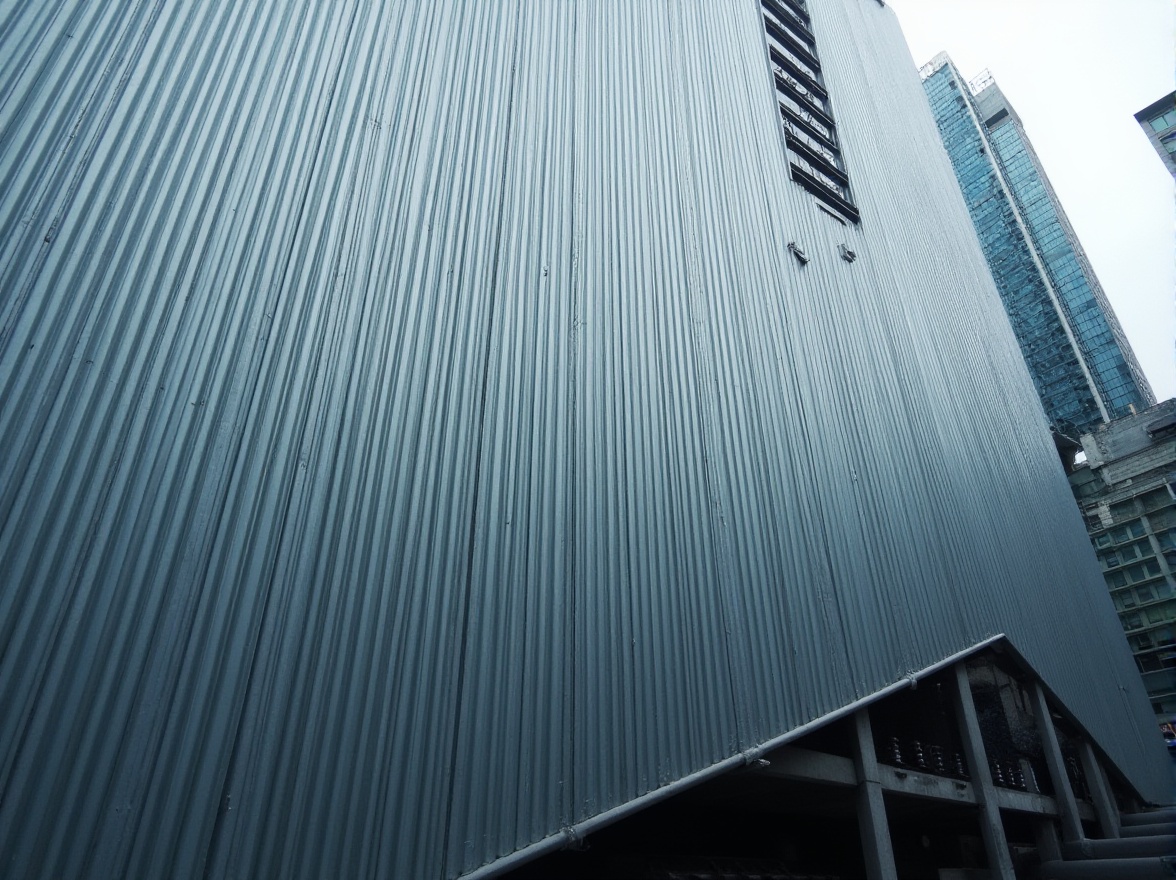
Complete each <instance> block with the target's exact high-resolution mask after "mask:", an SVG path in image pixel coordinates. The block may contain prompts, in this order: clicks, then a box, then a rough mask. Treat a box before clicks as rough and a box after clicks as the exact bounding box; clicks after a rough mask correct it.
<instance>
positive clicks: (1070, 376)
mask: <svg viewBox="0 0 1176 880" xmlns="http://www.w3.org/2000/svg"><path fill="white" fill-rule="evenodd" d="M922 75H923V86H924V88H925V90H926V92H927V97H928V99H929V100H930V103H931V109H932V112H933V113H934V115H935V120H936V123H937V125H938V128H939V133H940V136H941V137H942V139H943V143H944V146H945V147H946V148H947V152H948V155H949V156H950V157H951V161H952V166H953V168H954V169H955V173H956V177H957V178H958V180H959V185H960V188H961V189H962V190H963V193H964V199H965V201H966V202H967V205H968V210H969V212H970V214H971V217H972V221H973V223H974V224H975V227H976V232H977V234H978V235H979V238H980V243H981V245H982V246H983V248H984V254H985V256H986V257H987V259H988V264H989V267H990V268H991V270H992V275H993V278H994V279H995V280H996V285H997V288H998V289H999V290H1000V294H1001V299H1002V301H1003V303H1004V306H1005V310H1006V311H1007V312H1008V315H1009V320H1010V322H1011V323H1012V325H1013V331H1014V332H1015V333H1016V335H1017V341H1018V342H1019V344H1020V346H1021V351H1022V353H1023V354H1024V357H1025V361H1026V363H1027V364H1028V365H1029V372H1030V374H1031V375H1032V376H1033V381H1034V384H1035V385H1036V387H1037V391H1038V395H1039V396H1040V398H1041V404H1042V406H1043V407H1044V409H1045V413H1046V416H1047V418H1048V419H1049V421H1050V424H1051V425H1052V426H1053V428H1054V429H1055V431H1057V432H1058V433H1059V434H1060V435H1063V436H1064V437H1067V438H1069V439H1070V441H1071V445H1072V446H1073V445H1076V442H1077V438H1078V436H1079V435H1080V434H1082V433H1084V432H1086V431H1089V430H1093V429H1094V428H1096V427H1097V426H1098V425H1099V424H1102V423H1105V422H1107V421H1110V420H1111V419H1115V418H1118V417H1120V416H1123V415H1129V414H1131V413H1132V412H1136V411H1139V410H1143V409H1146V408H1147V407H1149V406H1151V405H1152V404H1154V403H1155V397H1154V395H1153V394H1152V391H1151V387H1150V386H1149V385H1148V382H1147V379H1146V378H1145V377H1144V375H1143V372H1142V370H1141V369H1140V367H1139V364H1138V363H1137V361H1136V359H1135V354H1134V352H1132V350H1131V347H1130V345H1129V344H1128V342H1127V340H1126V337H1125V336H1124V335H1123V331H1122V329H1121V328H1120V326H1119V322H1118V319H1117V318H1116V317H1115V313H1114V311H1113V310H1112V309H1111V306H1110V304H1109V303H1108V302H1107V299H1106V296H1105V294H1104V293H1103V290H1102V287H1101V285H1100V284H1099V282H1098V278H1097V277H1096V276H1095V274H1094V270H1093V269H1092V268H1091V266H1090V262H1089V261H1088V260H1087V258H1086V254H1085V252H1084V251H1083V249H1082V245H1081V243H1080V242H1079V241H1078V237H1077V236H1076V235H1075V233H1074V230H1073V228H1072V227H1071V226H1070V223H1069V221H1068V220H1067V218H1066V213H1065V211H1064V210H1062V206H1061V204H1060V203H1059V202H1058V199H1057V196H1056V195H1055V193H1054V191H1053V188H1052V187H1051V186H1050V183H1049V180H1048V178H1047V177H1046V175H1045V170H1044V169H1043V168H1042V167H1041V162H1040V161H1039V160H1038V158H1037V155H1036V154H1035V153H1034V151H1033V147H1032V145H1031V144H1030V142H1029V139H1028V137H1027V136H1026V134H1025V129H1024V127H1023V126H1022V125H1021V120H1020V118H1019V117H1018V116H1017V113H1016V111H1015V110H1014V109H1013V107H1012V106H1011V105H1010V104H1009V102H1008V100H1007V99H1006V98H1005V96H1004V95H1003V94H1002V93H1001V91H1000V88H999V87H998V86H997V84H996V83H995V82H993V81H992V78H991V77H990V76H987V75H982V76H981V77H980V78H978V79H977V80H976V81H975V82H973V83H968V82H966V81H965V80H964V79H963V77H961V76H960V73H959V71H958V70H957V69H956V68H955V65H953V64H952V62H951V59H950V58H948V57H947V56H946V55H940V56H938V57H936V58H935V59H934V60H933V61H931V62H930V63H929V64H927V65H925V66H924V67H923V69H922Z"/></svg>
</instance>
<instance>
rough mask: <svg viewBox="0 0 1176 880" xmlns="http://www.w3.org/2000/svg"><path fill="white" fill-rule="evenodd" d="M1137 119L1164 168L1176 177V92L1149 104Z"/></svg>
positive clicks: (1139, 113) (1136, 115)
mask: <svg viewBox="0 0 1176 880" xmlns="http://www.w3.org/2000/svg"><path fill="white" fill-rule="evenodd" d="M1135 119H1136V121H1137V122H1138V123H1139V125H1140V127H1141V128H1143V132H1144V134H1146V135H1147V139H1148V140H1149V141H1151V145H1152V146H1153V147H1155V148H1156V152H1157V153H1158V154H1159V156H1160V159H1161V160H1162V161H1163V163H1164V167H1165V168H1167V169H1168V171H1170V172H1171V173H1172V176H1173V177H1176V92H1173V93H1172V94H1170V95H1165V96H1164V97H1162V98H1160V99H1159V100H1158V101H1156V102H1155V103H1154V104H1149V105H1148V106H1147V107H1144V108H1143V109H1142V110H1140V111H1139V112H1138V113H1136V114H1135Z"/></svg>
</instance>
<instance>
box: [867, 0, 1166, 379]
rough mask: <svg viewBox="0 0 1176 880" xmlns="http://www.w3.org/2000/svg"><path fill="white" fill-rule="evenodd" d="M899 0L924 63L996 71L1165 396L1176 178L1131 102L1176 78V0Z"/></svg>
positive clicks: (1143, 101) (1144, 100) (1153, 96)
mask: <svg viewBox="0 0 1176 880" xmlns="http://www.w3.org/2000/svg"><path fill="white" fill-rule="evenodd" d="M887 3H888V5H890V7H891V8H893V9H894V11H895V12H896V13H897V15H898V18H899V21H900V22H901V23H902V27H903V31H904V33H905V34H906V38H907V43H908V44H909V45H910V48H911V54H912V55H913V56H914V59H915V63H916V64H919V65H921V64H923V63H925V62H927V61H929V60H930V59H931V58H932V56H934V55H935V54H936V53H937V52H941V51H946V52H947V53H948V54H949V55H951V57H952V60H953V61H954V62H955V63H956V66H957V67H958V68H959V69H960V72H961V73H962V74H963V75H964V76H965V77H966V78H968V79H971V78H972V77H973V76H975V75H976V74H977V73H979V72H980V71H981V70H983V69H984V68H988V69H989V70H991V71H992V74H993V76H994V77H995V78H996V81H997V83H999V85H1000V87H1001V90H1002V91H1003V92H1004V93H1005V95H1006V97H1008V99H1009V101H1010V102H1011V103H1012V105H1013V106H1014V107H1015V108H1016V109H1017V112H1018V114H1019V115H1020V116H1021V121H1022V122H1023V123H1024V125H1025V129H1026V131H1027V132H1028V135H1029V139H1030V140H1031V141H1032V142H1033V147H1034V149H1035V150H1036V151H1037V154H1038V156H1039V157H1040V159H1041V162H1042V164H1043V165H1044V166H1045V170H1046V173H1047V174H1048V175H1049V178H1050V181H1051V182H1052V183H1053V185H1054V189H1055V190H1056V191H1057V193H1058V198H1059V199H1060V200H1061V203H1062V205H1063V207H1064V208H1065V209H1066V214H1067V215H1068V216H1069V218H1070V222H1071V223H1072V224H1073V225H1074V228H1075V230H1076V231H1077V232H1078V237H1079V238H1080V239H1081V240H1082V244H1083V246H1084V247H1085V248H1086V253H1087V256H1089V258H1090V262H1091V264H1092V265H1093V266H1094V270H1095V272H1096V273H1097V274H1098V277H1099V280H1100V281H1101V282H1102V285H1103V289H1104V290H1105V291H1106V294H1107V297H1108V299H1110V301H1111V305H1112V306H1113V307H1114V309H1115V313H1116V314H1117V315H1118V316H1119V321H1120V323H1121V324H1122V325H1123V329H1124V331H1126V333H1127V338H1128V339H1129V340H1130V342H1131V345H1132V347H1133V348H1134V349H1135V354H1136V357H1138V358H1139V362H1140V364H1141V365H1142V366H1143V370H1144V372H1145V373H1146V374H1147V377H1148V379H1149V380H1150V381H1151V384H1152V388H1153V389H1154V390H1155V392H1156V397H1157V398H1158V399H1159V400H1165V399H1167V398H1169V397H1173V396H1176V357H1174V354H1173V338H1174V336H1176V303H1174V293H1176V255H1174V246H1176V190H1174V188H1173V181H1172V177H1171V175H1170V174H1169V173H1168V171H1167V170H1166V169H1165V168H1164V166H1163V164H1162V163H1161V162H1160V158H1159V156H1157V155H1156V153H1155V150H1154V149H1153V148H1152V146H1151V144H1150V143H1149V142H1148V140H1147V138H1146V137H1145V136H1144V134H1143V131H1142V130H1141V129H1140V128H1139V124H1138V123H1137V122H1136V121H1135V119H1134V115H1133V114H1134V113H1135V112H1136V111H1138V110H1141V109H1143V108H1144V107H1146V106H1147V105H1148V104H1150V103H1152V102H1153V101H1156V100H1158V99H1159V98H1161V97H1163V96H1164V95H1166V94H1168V93H1169V92H1171V91H1172V90H1173V88H1174V84H1173V79H1174V74H1173V66H1174V58H1173V39H1174V35H1176V16H1174V7H1173V2H1172V0H887Z"/></svg>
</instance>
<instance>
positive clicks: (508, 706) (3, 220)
mask: <svg viewBox="0 0 1176 880" xmlns="http://www.w3.org/2000/svg"><path fill="white" fill-rule="evenodd" d="M4 10H5V11H4V15H3V26H2V27H0V179H2V181H3V185H0V874H2V875H3V876H5V877H20V878H22V880H23V878H62V877H68V878H109V877H132V878H163V877H166V878H189V877H192V878H217V880H219V878H228V877H282V878H324V877H346V878H369V877H373V878H374V877H381V878H384V877H391V878H406V880H422V878H427V880H442V878H444V880H452V878H458V877H463V878H478V877H483V878H484V877H489V876H499V875H501V874H502V873H503V872H505V871H507V870H508V869H510V868H511V867H513V866H519V865H522V864H523V863H525V862H528V860H531V859H534V858H536V857H538V856H541V855H543V854H545V853H548V852H550V851H553V850H556V849H559V848H560V847H564V846H568V845H574V844H575V843H576V842H578V841H581V840H583V838H584V836H585V835H588V834H596V833H598V832H600V831H601V830H602V829H604V828H605V826H608V825H609V824H610V823H614V822H617V821H618V820H619V819H621V818H622V817H626V816H631V815H632V814H634V813H635V812H636V811H638V810H643V809H644V808H647V807H650V805H652V804H655V803H656V802H662V801H664V802H665V803H666V804H668V803H670V802H671V801H674V800H676V797H677V796H678V795H681V794H684V793H688V791H687V790H689V792H697V791H701V790H702V789H703V788H704V787H705V785H706V784H709V783H710V782H720V781H722V782H732V783H733V784H736V785H742V784H751V785H755V786H757V787H759V798H758V800H757V799H754V798H742V799H739V800H738V801H737V803H739V804H743V805H747V806H750V805H751V803H752V801H753V800H755V801H756V802H757V803H759V804H767V805H768V808H767V809H766V810H764V811H763V812H762V813H761V814H760V815H759V816H758V817H751V818H749V820H748V821H747V822H746V823H739V824H740V827H739V828H733V829H731V830H732V833H736V832H740V831H742V832H743V833H744V838H743V839H745V840H746V839H748V838H752V839H751V840H750V841H749V843H754V844H756V845H758V846H759V847H761V848H763V847H764V846H770V847H771V848H772V849H773V851H772V852H771V853H768V854H767V856H766V857H769V858H771V859H773V860H775V863H774V865H773V866H772V867H771V868H770V869H769V870H768V871H767V872H760V873H773V874H775V875H778V876H779V875H792V876H795V875H796V874H798V873H801V872H802V871H804V872H805V873H808V874H810V875H811V874H818V875H821V876H831V875H834V874H837V875H840V876H844V877H853V876H859V877H860V876H864V875H865V874H866V873H867V870H863V869H862V867H861V864H862V863H868V864H867V869H868V873H869V876H871V877H884V876H888V877H894V876H896V868H895V864H889V865H888V862H891V863H897V864H899V865H903V866H905V865H907V864H910V865H913V866H914V867H913V868H912V869H911V871H906V870H905V867H904V869H903V873H902V876H931V877H934V876H944V875H942V874H939V873H938V870H939V869H949V870H968V869H972V868H976V869H984V868H987V869H988V870H989V876H992V877H995V878H1000V880H1012V877H1013V866H1012V862H1011V859H1010V846H1016V847H1021V846H1032V845H1033V843H1034V835H1035V833H1036V831H1037V830H1041V829H1043V828H1052V827H1054V823H1055V822H1058V823H1060V825H1061V827H1062V831H1063V834H1064V836H1065V837H1066V838H1067V843H1069V844H1070V845H1071V850H1073V849H1074V848H1076V847H1082V846H1086V845H1087V843H1090V845H1093V844H1094V843H1102V842H1103V841H1093V842H1087V843H1083V841H1082V838H1083V837H1084V836H1091V837H1093V836H1096V835H1099V834H1104V835H1111V834H1113V833H1114V829H1115V818H1114V815H1113V807H1114V803H1113V802H1112V801H1111V800H1110V799H1109V798H1108V797H1107V789H1108V783H1109V788H1110V790H1111V791H1112V792H1113V793H1118V795H1119V796H1120V797H1121V798H1122V801H1121V804H1122V806H1123V807H1125V808H1127V807H1130V806H1131V804H1132V803H1134V802H1137V801H1139V800H1140V799H1143V800H1149V801H1158V800H1160V799H1162V798H1164V797H1165V796H1166V794H1167V786H1166V785H1165V783H1164V779H1165V775H1164V774H1165V773H1166V771H1167V767H1166V756H1165V755H1164V752H1163V747H1162V745H1161V744H1160V742H1159V738H1158V735H1157V734H1156V732H1155V730H1154V721H1153V718H1152V716H1151V713H1150V711H1149V707H1148V704H1147V699H1146V694H1145V691H1144V689H1143V687H1142V685H1141V683H1140V680H1139V676H1138V674H1137V673H1136V670H1135V666H1134V663H1133V662H1132V658H1131V655H1130V652H1129V651H1128V650H1127V647H1126V645H1125V644H1124V642H1123V639H1122V634H1121V631H1120V628H1119V625H1118V621H1117V620H1116V618H1115V615H1114V611H1113V608H1112V606H1111V603H1110V600H1109V599H1108V597H1107V594H1106V589H1105V587H1104V586H1103V583H1102V578H1101V574H1100V572H1099V570H1098V567H1097V564H1096V562H1095V558H1094V554H1093V551H1092V550H1091V548H1090V546H1089V542H1088V541H1087V538H1086V535H1085V533H1084V531H1083V528H1082V521H1081V516H1080V515H1079V512H1078V510H1077V509H1076V508H1075V506H1074V504H1073V501H1072V498H1071V496H1070V491H1069V486H1068V484H1067V482H1066V480H1065V477H1064V475H1063V473H1062V471H1061V469H1060V468H1059V467H1058V466H1057V461H1056V456H1055V450H1054V446H1053V444H1052V442H1051V439H1050V436H1049V431H1048V425H1047V423H1046V421H1045V419H1044V417H1043V416H1042V415H1041V412H1040V408H1039V407H1038V406H1037V404H1036V400H1037V397H1036V394H1035V391H1034V388H1033V386H1032V383H1031V381H1030V377H1029V375H1028V373H1027V371H1026V370H1025V367H1024V362H1023V360H1022V359H1021V355H1020V352H1019V349H1018V347H1017V342H1016V340H1015V338H1014V336H1013V334H1012V332H1011V330H1010V329H1009V324H1008V320H1007V319H1006V317H1005V315H1004V312H1003V310H1002V309H1001V305H1000V300H999V295H998V293H997V291H996V289H995V287H994V286H993V283H992V277H991V274H990V273H989V270H988V267H987V264H986V262H985V259H984V255H983V253H982V252H981V250H980V247H979V245H978V243H977V240H976V236H975V233H974V231H973V229H972V227H971V225H970V222H969V220H968V215H967V209H966V207H965V204H964V202H963V200H962V198H961V197H960V194H959V189H958V187H957V186H956V185H955V178H954V175H953V172H952V169H951V166H950V163H949V162H948V160H947V157H946V156H945V155H944V153H943V150H942V148H941V147H940V145H939V141H938V136H937V134H936V131H935V125H934V120H933V119H932V117H931V114H930V112H929V110H928V107H927V103H926V100H925V98H924V95H923V92H922V89H921V86H920V82H919V79H918V76H917V74H916V71H915V69H914V67H913V65H912V63H911V59H910V55H909V52H908V51H907V49H906V46H905V43H904V41H903V38H902V35H901V32H900V30H899V27H898V24H897V21H896V20H895V17H894V15H893V13H892V11H891V10H890V9H888V8H887V7H886V6H885V5H884V4H881V3H877V2H874V0H803V2H802V0H763V2H762V3H761V2H758V0H740V2H729V3H728V2H724V3H716V2H714V0H687V2H675V3H666V2H664V0H625V2H576V3H570V2H548V0H494V2H478V3H474V2H469V0H431V2H427V3H423V2H408V3H387V2H382V0H338V2H327V3H325V2H322V0H281V2H273V0H238V2H233V3H211V2H208V3H205V2H201V3H142V2H140V0H107V2H103V3H94V2H89V0H59V2H55V3H52V4H46V3H44V2H33V0H18V2H15V3H8V4H6V5H5V7H4ZM981 442H982V443H983V446H984V450H985V454H984V455H983V456H978V455H977V454H976V450H977V444H978V443H981ZM875 728H876V730H877V734H875V733H873V732H872V731H873V730H874V729H875ZM878 737H883V740H882V742H881V744H880V745H879V743H878V742H877V739H878ZM781 748H788V749H794V751H791V752H786V753H781V752H780V751H779V750H780V749H781ZM800 750H803V753H802V751H800ZM814 754H818V757H817V758H816V759H813V755H814ZM789 755H791V756H792V757H793V758H798V759H800V760H797V761H795V762H792V763H790V762H789V760H787V758H788V756H789ZM879 765H888V769H881V768H880V766H879ZM1074 768H1076V769H1074ZM735 771H739V772H735ZM743 771H747V772H746V773H745V772H743ZM754 774H759V775H754ZM798 778H799V780H800V781H798ZM749 780H750V781H749ZM806 780H807V781H806ZM1082 780H1085V782H1084V783H1083V782H1082ZM806 792H807V794H805V793H806ZM814 792H816V793H818V794H819V804H820V810H815V809H813V806H814V804H815V803H816V800H815V799H814ZM1100 792H1101V794H1100ZM884 794H885V796H884ZM927 804H933V805H934V806H933V807H932V809H931V810H928V808H927V807H926V805H927ZM1108 804H1109V805H1110V806H1108ZM781 805H784V806H786V807H787V808H788V809H790V810H791V813H792V814H793V815H794V816H796V823H797V824H796V825H795V826H793V825H792V824H791V823H790V822H781V821H779V818H778V817H779V809H780V808H781ZM929 813H933V814H934V815H933V817H932V818H931V819H928V818H927V816H928V814H929ZM806 817H807V818H806ZM1026 817H1028V818H1026ZM753 819H754V821H753ZM806 823H807V824H806ZM888 823H892V824H893V826H894V835H893V839H894V841H895V843H894V846H893V847H892V846H891V835H890V833H889V832H888V831H887V828H888ZM728 824H735V823H728ZM670 827H673V826H672V824H671V826H670ZM692 827H693V826H692ZM830 828H833V829H841V830H840V831H838V833H841V834H843V835H844V836H845V839H844V840H838V841H836V845H833V844H827V845H822V846H821V847H819V852H815V853H811V854H812V855H813V857H814V858H816V857H819V858H820V859H822V860H823V861H822V865H823V864H824V862H825V861H828V860H830V859H837V858H844V859H845V860H846V861H847V862H853V863H854V864H851V865H848V866H847V867H846V868H845V869H844V870H841V869H834V870H824V869H823V867H819V868H818V869H814V870H808V869H807V868H805V864H804V859H805V858H806V856H807V855H808V854H809V853H810V852H811V850H812V849H813V848H812V847H811V845H810V846H809V851H806V850H805V847H806V845H808V844H810V843H811V841H810V842H806V840H805V839H802V838H803V837H804V835H805V834H808V833H811V835H812V838H813V839H816V840H819V841H822V842H827V841H828V839H829V835H830V831H829V829H830ZM761 829H762V831H763V833H750V834H749V833H748V832H756V831H758V830H761ZM944 829H948V830H947V831H946V832H945V831H944ZM614 830H616V829H615V828H614ZM703 830H707V829H706V828H705V827H704V829H703ZM711 830H713V829H711ZM859 832H860V839H861V841H862V844H861V845H860V846H859V845H858V844H857V842H856V841H857V840H858V835H859ZM708 833H709V832H708ZM784 834H787V835H788V839H789V840H788V846H787V847H785V846H783V845H780V846H777V844H778V843H779V842H780V839H781V835H784ZM945 834H946V835H947V836H946V837H945V836H944V835H945ZM1046 838H1047V835H1045V834H1044V833H1043V839H1046ZM712 839H713V838H711V837H708V836H707V835H706V834H702V833H700V834H698V835H684V834H681V833H680V829H679V833H678V834H677V836H676V837H675V838H674V840H675V841H676V842H675V846H676V847H677V850H676V852H677V851H681V852H682V853H684V854H685V851H686V850H687V849H688V848H691V847H692V846H693V845H695V844H699V845H701V843H702V842H708V843H709V842H710V841H711V840H712ZM922 840H927V841H928V843H927V844H925V845H924V844H922V843H921V841H922ZM1111 843H1122V841H1111ZM603 848H604V847H603V846H598V847H594V850H593V851H595V852H600V851H601V850H602V849H603ZM690 855H691V856H696V855H698V854H697V853H696V852H691V853H690ZM703 855H706V853H703ZM781 865H782V867H781ZM663 867H664V866H663ZM688 870H689V871H690V872H692V873H697V872H698V868H697V864H695V865H692V866H691V867H690V868H689V869H688ZM707 870H708V871H709V870H711V869H707ZM617 873H620V872H619V871H618V872H617ZM743 873H744V874H746V873H748V871H746V870H745V871H744V872H743ZM622 875H623V874H622ZM633 875H634V872H632V871H630V872H629V873H628V876H633ZM636 875H637V876H642V875H645V876H648V873H647V872H646V873H644V874H642V873H637V874H636ZM667 875H668V873H667V871H666V870H662V871H661V873H660V874H659V875H657V876H667ZM548 876H550V875H548Z"/></svg>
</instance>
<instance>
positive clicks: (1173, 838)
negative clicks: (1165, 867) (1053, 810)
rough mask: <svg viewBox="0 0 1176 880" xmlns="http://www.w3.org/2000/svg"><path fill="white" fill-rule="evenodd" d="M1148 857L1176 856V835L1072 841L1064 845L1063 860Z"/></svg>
mask: <svg viewBox="0 0 1176 880" xmlns="http://www.w3.org/2000/svg"><path fill="white" fill-rule="evenodd" d="M1148 856H1176V834H1160V835H1157V836H1155V837H1119V838H1115V839H1112V840H1071V841H1068V842H1066V843H1063V844H1062V858H1063V859H1065V860H1066V861H1081V860H1082V859H1142V858H1147V857H1148Z"/></svg>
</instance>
